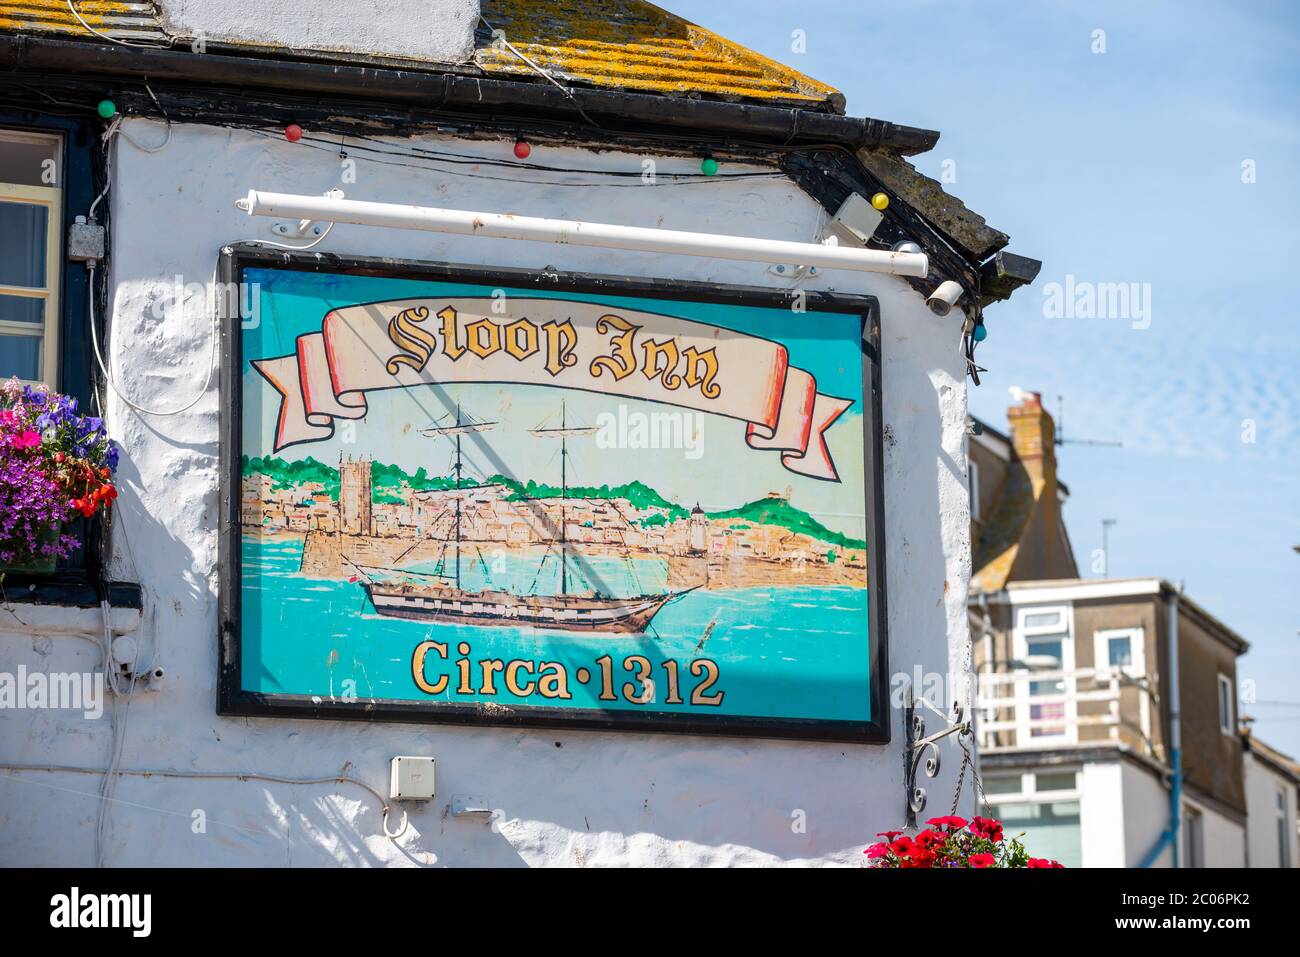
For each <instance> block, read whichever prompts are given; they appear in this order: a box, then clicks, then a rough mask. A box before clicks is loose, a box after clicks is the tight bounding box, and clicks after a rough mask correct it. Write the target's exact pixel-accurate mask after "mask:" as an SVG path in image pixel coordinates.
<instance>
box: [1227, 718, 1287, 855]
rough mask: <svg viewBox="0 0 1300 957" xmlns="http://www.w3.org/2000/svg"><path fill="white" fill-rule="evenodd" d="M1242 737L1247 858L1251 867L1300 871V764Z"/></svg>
mask: <svg viewBox="0 0 1300 957" xmlns="http://www.w3.org/2000/svg"><path fill="white" fill-rule="evenodd" d="M1243 724H1245V725H1246V727H1245V728H1244V729H1243V731H1242V733H1241V740H1242V744H1243V746H1244V751H1245V779H1246V806H1247V807H1248V808H1249V809H1250V814H1249V815H1248V816H1247V819H1246V858H1247V862H1248V863H1249V864H1250V866H1251V867H1300V826H1298V823H1297V822H1298V821H1300V818H1298V817H1297V813H1296V799H1297V796H1300V763H1297V762H1296V760H1295V759H1294V758H1292V757H1290V756H1288V755H1285V754H1283V753H1282V752H1281V751H1278V750H1276V749H1274V748H1271V747H1269V746H1268V745H1267V744H1265V743H1264V742H1263V741H1260V740H1259V739H1258V738H1256V737H1255V736H1254V735H1252V734H1251V732H1250V725H1249V722H1248V721H1247V722H1243Z"/></svg>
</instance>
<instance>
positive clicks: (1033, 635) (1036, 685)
mask: <svg viewBox="0 0 1300 957" xmlns="http://www.w3.org/2000/svg"><path fill="white" fill-rule="evenodd" d="M1073 618H1074V615H1073V609H1072V608H1071V607H1070V606H1069V605H1027V606H1021V607H1018V608H1017V609H1016V621H1015V627H1014V628H1013V629H1012V648H1013V654H1014V657H1015V658H1016V659H1017V662H1016V664H1015V670H1016V673H1017V674H1018V675H1024V676H1025V678H1024V680H1023V681H1017V682H1016V686H1015V687H1016V693H1015V697H1016V702H1017V704H1016V723H1017V724H1018V725H1019V726H1020V727H1019V728H1018V729H1017V732H1016V738H1017V741H1016V743H1017V744H1018V745H1019V746H1021V747H1025V746H1027V745H1029V744H1030V743H1034V744H1038V743H1046V742H1047V741H1052V740H1059V741H1067V742H1074V741H1077V740H1078V730H1079V729H1078V724H1077V716H1078V702H1077V701H1076V700H1075V697H1074V695H1075V691H1076V685H1077V679H1076V678H1075V677H1074V676H1073V674H1071V672H1073V671H1074V668H1075V663H1074V621H1073ZM1036 673H1042V674H1043V677H1041V678H1035V677H1033V675H1035V674H1036ZM1058 719H1059V721H1060V724H1057V723H1056V721H1057V720H1058ZM1031 739H1032V740H1031Z"/></svg>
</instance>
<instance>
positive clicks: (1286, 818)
mask: <svg viewBox="0 0 1300 957" xmlns="http://www.w3.org/2000/svg"><path fill="white" fill-rule="evenodd" d="M1274 801H1275V803H1276V805H1277V865H1278V867H1290V866H1291V835H1292V832H1293V830H1294V829H1293V828H1292V827H1291V815H1290V814H1288V813H1287V799H1286V789H1285V788H1278V789H1277V794H1276V797H1275V798H1274Z"/></svg>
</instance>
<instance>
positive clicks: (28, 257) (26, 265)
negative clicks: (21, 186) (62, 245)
mask: <svg viewBox="0 0 1300 957" xmlns="http://www.w3.org/2000/svg"><path fill="white" fill-rule="evenodd" d="M49 215H50V211H49V210H48V209H46V208H45V207H44V206H35V205H32V204H30V203H10V202H0V286H32V287H35V288H37V289H41V288H44V286H45V227H46V222H47V220H48V219H49Z"/></svg>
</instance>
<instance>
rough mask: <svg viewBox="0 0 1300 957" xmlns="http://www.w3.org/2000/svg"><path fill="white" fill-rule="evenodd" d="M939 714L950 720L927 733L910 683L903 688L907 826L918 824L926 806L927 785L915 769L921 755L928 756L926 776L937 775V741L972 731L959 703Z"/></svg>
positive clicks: (927, 705)
mask: <svg viewBox="0 0 1300 957" xmlns="http://www.w3.org/2000/svg"><path fill="white" fill-rule="evenodd" d="M921 704H922V705H924V706H925V707H928V708H930V710H931V711H934V712H935V714H939V712H938V710H937V709H936V708H934V707H933V706H931V705H929V704H928V703H926V702H925V700H924V699H922V701H921ZM939 717H940V718H941V719H942V720H944V721H945V722H947V725H946V727H944V729H943V730H942V731H936V732H935V733H934V734H931V735H928V736H927V735H926V733H925V717H924V716H923V715H922V714H921V713H920V711H919V710H918V708H917V702H916V701H914V700H913V698H912V687H911V685H908V686H907V688H906V689H905V691H904V697H903V727H904V728H905V729H906V732H907V743H906V745H905V746H904V748H903V791H904V798H905V804H906V805H907V811H906V821H907V826H908V827H916V816H917V815H918V814H920V813H921V812H922V811H924V810H925V803H926V793H925V788H923V787H918V786H917V783H916V772H917V771H918V770H919V769H920V767H921V761H922V759H924V760H925V776H926V777H927V778H935V777H938V776H939V747H938V744H937V742H938V741H940V740H942V739H943V738H946V737H948V735H950V734H965V735H969V734H970V733H971V724H970V720H969V719H968V718H966V717H965V711H964V710H963V709H962V707H961V706H960V705H959V704H958V703H957V702H953V705H952V717H951V719H949V718H947V717H945V716H944V715H939Z"/></svg>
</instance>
